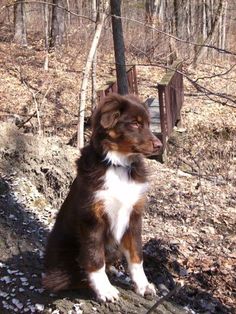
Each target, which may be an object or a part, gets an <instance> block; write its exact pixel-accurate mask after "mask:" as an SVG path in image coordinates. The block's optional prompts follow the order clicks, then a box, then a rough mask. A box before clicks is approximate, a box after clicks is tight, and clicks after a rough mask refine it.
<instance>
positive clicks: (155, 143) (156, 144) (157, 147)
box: [152, 136, 162, 150]
mask: <svg viewBox="0 0 236 314" xmlns="http://www.w3.org/2000/svg"><path fill="white" fill-rule="evenodd" d="M152 144H153V148H154V150H160V149H161V148H162V142H161V141H160V140H159V139H158V138H157V137H156V136H153V141H152Z"/></svg>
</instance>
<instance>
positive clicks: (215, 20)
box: [193, 0, 224, 67]
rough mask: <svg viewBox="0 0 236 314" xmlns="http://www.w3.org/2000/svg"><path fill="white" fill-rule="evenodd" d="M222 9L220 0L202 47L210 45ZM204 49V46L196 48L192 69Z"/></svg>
mask: <svg viewBox="0 0 236 314" xmlns="http://www.w3.org/2000/svg"><path fill="white" fill-rule="evenodd" d="M223 9H224V6H223V0H220V1H219V5H218V7H217V10H216V14H215V19H214V21H213V23H212V28H211V31H210V33H209V34H208V36H207V38H206V39H205V40H204V41H203V43H202V45H206V44H210V43H211V41H212V39H213V36H214V34H215V31H216V29H217V26H218V25H219V22H220V18H221V15H222V12H223ZM204 48H205V47H204V46H200V47H199V48H198V51H197V52H196V55H195V57H194V60H193V66H194V67H196V65H197V62H198V60H200V59H201V57H202V56H203V54H204V51H205V49H204Z"/></svg>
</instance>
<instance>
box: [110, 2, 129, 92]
mask: <svg viewBox="0 0 236 314" xmlns="http://www.w3.org/2000/svg"><path fill="white" fill-rule="evenodd" d="M120 5H121V1H120V0H111V14H112V32H113V43H114V50H115V61H116V76H117V85H118V93H119V94H121V95H125V94H128V79H127V74H126V65H125V44H124V37H123V29H122V21H121V18H120V16H121V9H120Z"/></svg>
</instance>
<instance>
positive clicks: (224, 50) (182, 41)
mask: <svg viewBox="0 0 236 314" xmlns="http://www.w3.org/2000/svg"><path fill="white" fill-rule="evenodd" d="M110 16H114V17H116V18H118V19H123V20H128V21H131V22H134V23H137V24H140V25H143V26H145V27H147V28H149V29H152V30H154V31H156V32H157V33H159V34H163V35H165V36H167V37H170V38H172V39H174V40H176V41H179V42H181V43H185V44H189V45H193V46H197V47H206V48H210V49H214V50H217V51H218V52H219V53H225V54H229V55H233V56H236V52H234V51H229V50H227V49H223V48H220V47H217V46H214V45H208V44H198V43H196V42H192V41H189V40H185V39H181V38H179V37H176V36H174V35H172V34H169V33H166V32H164V31H161V30H160V29H158V28H156V27H153V26H150V25H147V24H146V23H144V22H140V21H138V20H135V19H132V18H128V17H125V16H116V15H111V14H110Z"/></svg>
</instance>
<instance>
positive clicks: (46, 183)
mask: <svg viewBox="0 0 236 314" xmlns="http://www.w3.org/2000/svg"><path fill="white" fill-rule="evenodd" d="M0 134H1V137H0V147H1V149H0V213H1V215H0V239H1V240H0V256H1V260H0V274H1V279H0V281H1V288H0V309H1V313H15V312H18V313H39V312H42V313H54V314H56V313H85V314H86V313H93V312H94V313H96V312H97V313H111V312H113V313H146V312H147V310H148V309H149V308H151V306H152V305H153V303H154V300H150V299H144V298H142V297H139V296H138V295H136V294H135V293H134V292H132V290H131V286H130V279H129V277H128V275H127V273H126V272H125V271H124V270H123V272H120V274H122V275H121V276H120V277H119V278H118V277H116V276H114V275H112V274H110V276H111V280H112V282H113V283H114V284H115V285H116V286H118V289H119V290H120V293H121V300H120V301H119V302H118V303H117V304H99V303H97V302H96V300H95V298H94V295H91V294H88V291H76V292H73V291H71V292H67V293H61V294H58V295H54V294H49V293H48V292H46V291H44V290H43V289H42V286H41V274H42V272H43V266H42V264H43V263H42V258H43V251H44V247H45V242H46V238H47V236H48V232H49V229H50V228H51V227H52V224H53V222H54V219H55V215H56V213H57V210H58V208H59V206H60V203H61V202H62V200H63V199H64V197H65V195H66V193H67V191H68V186H69V185H70V183H71V181H72V179H73V177H74V175H75V167H74V161H75V159H76V158H77V155H78V151H77V150H76V149H74V148H71V147H69V146H66V145H63V144H62V143H61V142H60V140H59V139H57V138H42V137H37V136H30V135H27V134H23V133H21V132H20V131H18V129H17V128H16V127H15V126H14V125H13V124H7V123H5V124H2V125H1V126H0ZM149 277H151V276H149ZM150 279H151V278H150ZM187 312H188V311H187V310H185V309H183V308H182V307H181V306H178V305H177V304H175V303H172V302H164V303H163V304H162V305H160V306H159V307H158V313H161V314H171V313H179V314H184V313H187ZM154 313H155V312H154ZM156 313H157V312H156Z"/></svg>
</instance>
